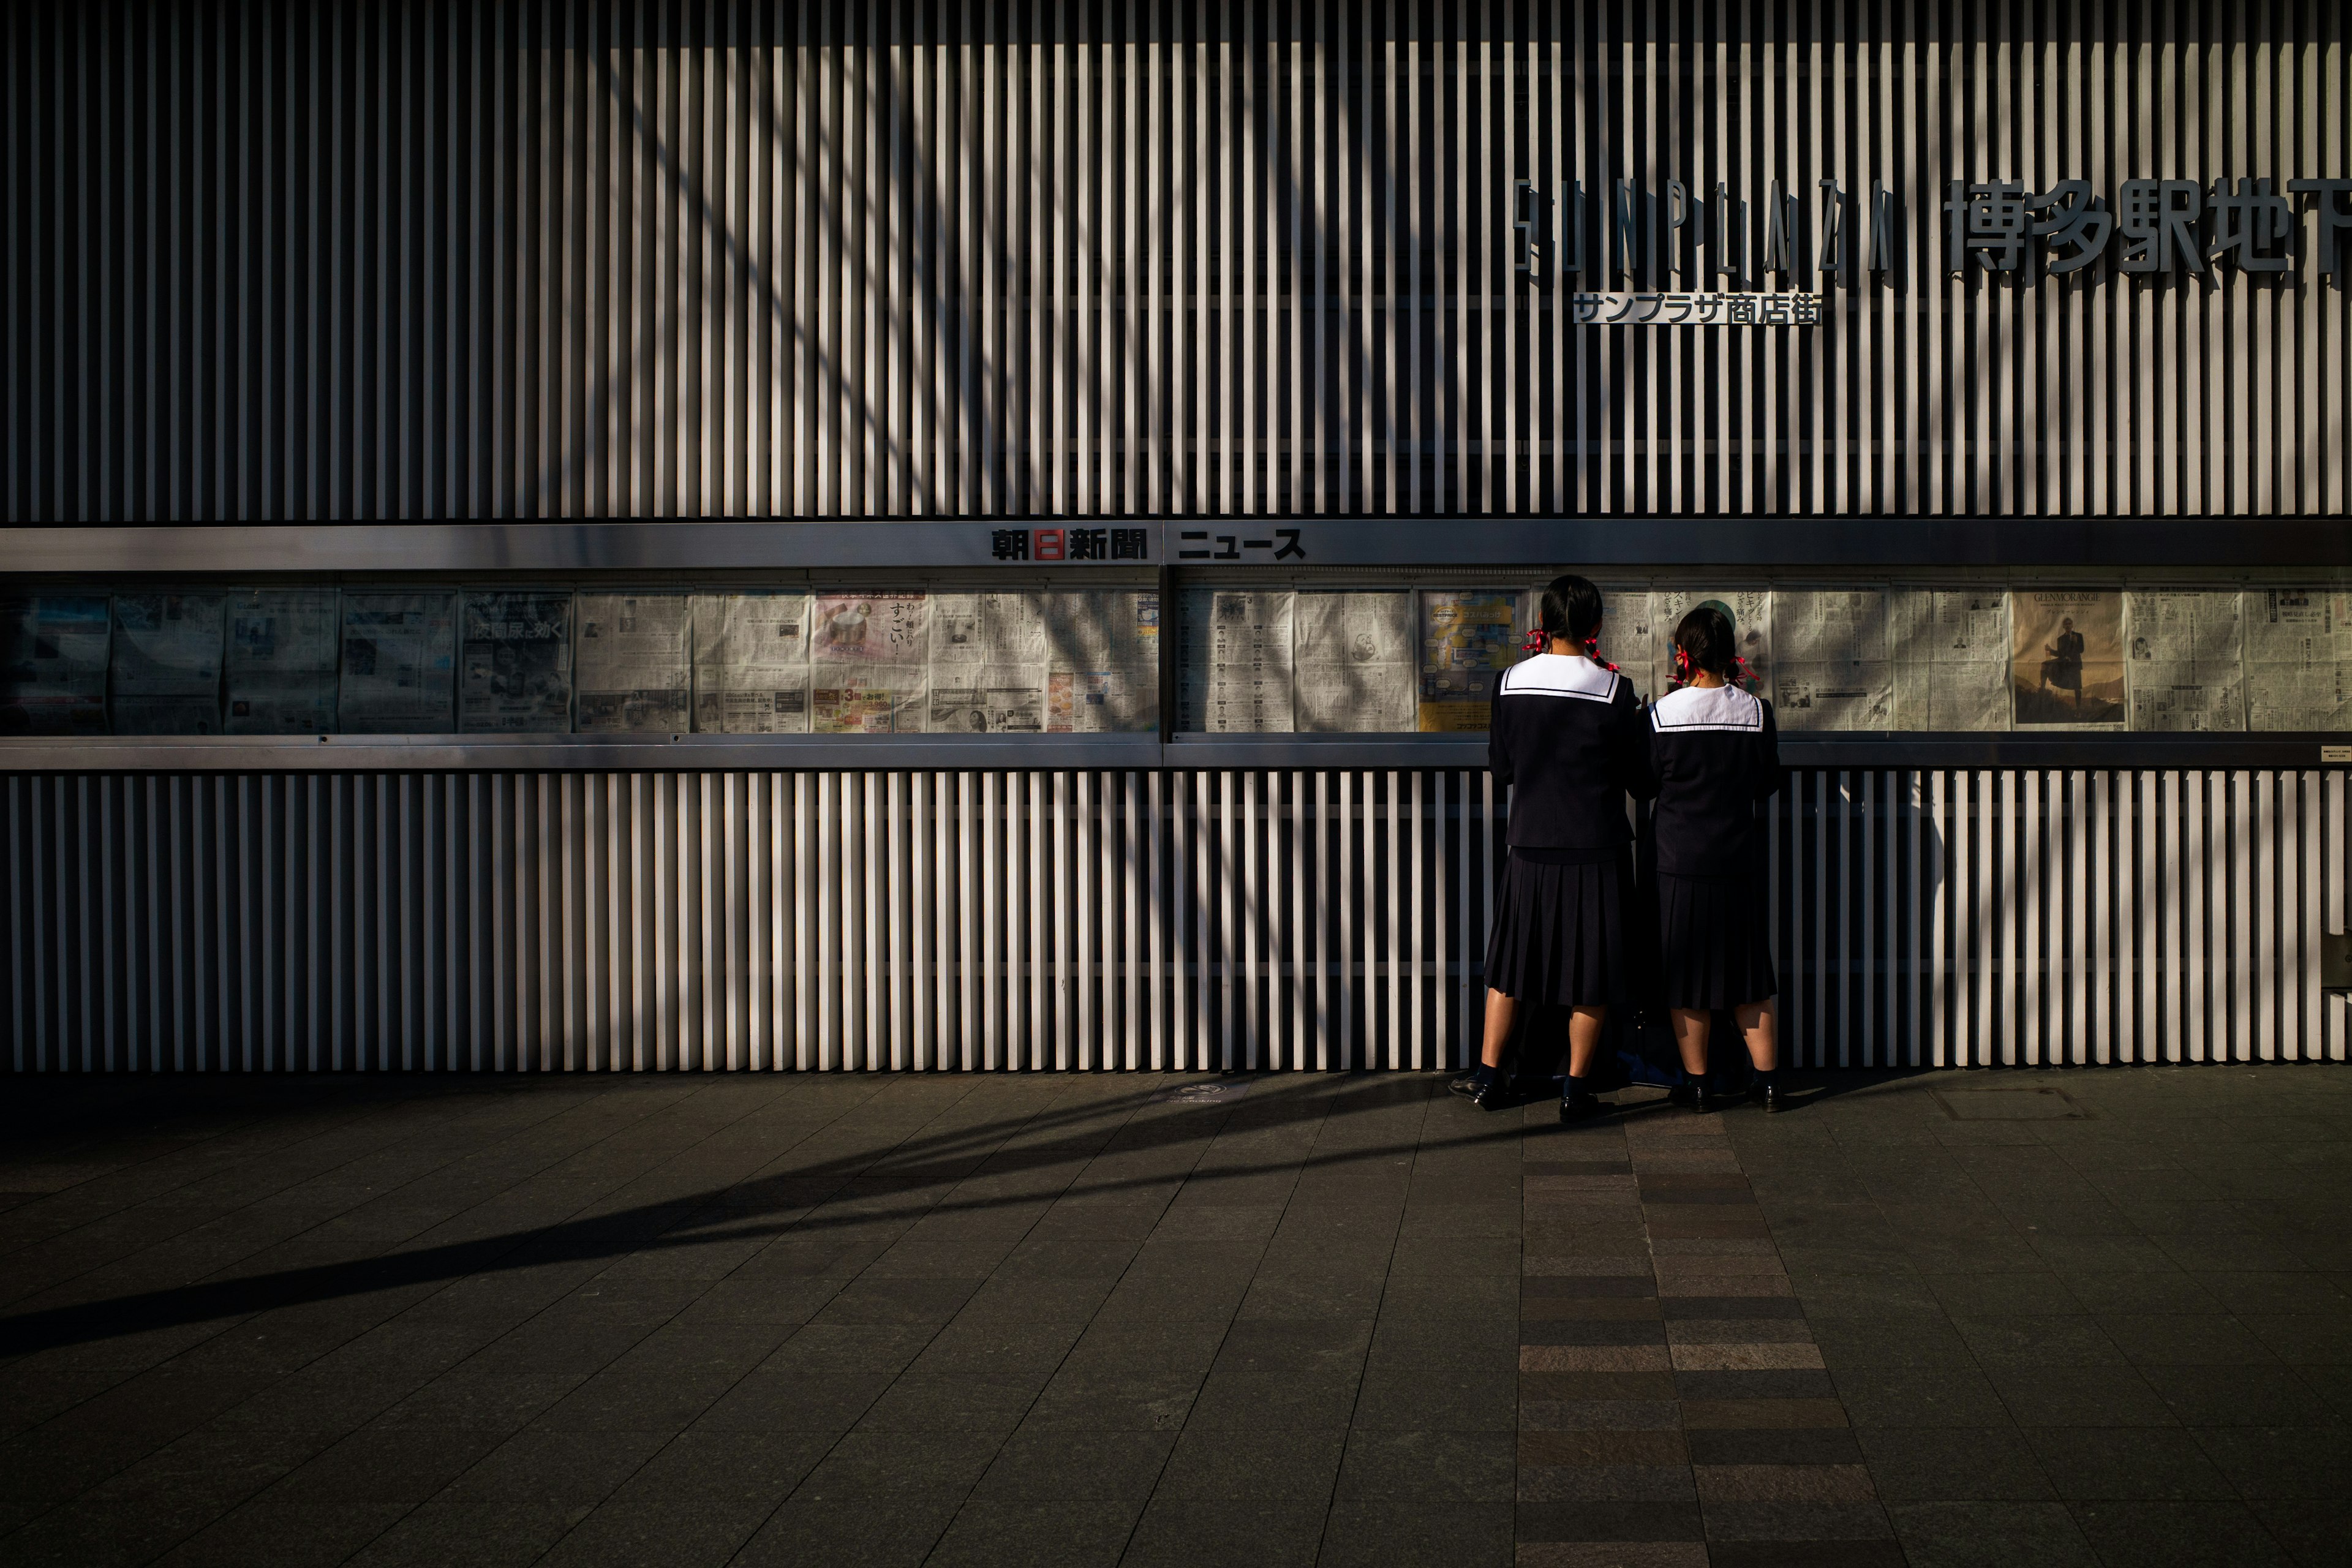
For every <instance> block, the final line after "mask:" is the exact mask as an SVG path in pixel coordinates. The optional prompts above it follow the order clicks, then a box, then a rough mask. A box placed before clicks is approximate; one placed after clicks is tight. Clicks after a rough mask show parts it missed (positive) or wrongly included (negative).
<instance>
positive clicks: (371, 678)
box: [335, 591, 457, 735]
mask: <svg viewBox="0 0 2352 1568" xmlns="http://www.w3.org/2000/svg"><path fill="white" fill-rule="evenodd" d="M342 621H343V635H342V643H343V651H342V675H341V682H340V685H339V688H338V695H337V697H336V705H335V707H336V711H335V719H336V723H337V725H338V727H340V728H341V730H342V731H343V732H344V733H346V734H352V735H399V734H446V733H448V732H449V731H453V730H455V729H456V728H457V723H456V719H457V700H456V687H455V677H456V671H457V658H456V653H457V595H455V594H429V593H428V594H355V593H351V592H348V591H347V592H345V593H344V595H342Z"/></svg>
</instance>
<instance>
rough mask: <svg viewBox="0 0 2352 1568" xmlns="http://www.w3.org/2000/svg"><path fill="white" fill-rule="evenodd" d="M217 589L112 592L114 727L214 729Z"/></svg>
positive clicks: (128, 731)
mask: <svg viewBox="0 0 2352 1568" xmlns="http://www.w3.org/2000/svg"><path fill="white" fill-rule="evenodd" d="M226 599H227V596H226V595H222V594H117V595H115V596H114V652H113V659H112V674H111V678H110V685H111V687H112V694H113V699H114V700H113V703H112V712H111V718H112V721H113V729H114V732H115V733H116V734H118V735H217V734H219V733H220V728H221V624H222V612H223V608H224V606H225V605H226Z"/></svg>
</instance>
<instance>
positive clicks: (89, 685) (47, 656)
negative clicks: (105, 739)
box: [0, 594, 110, 735]
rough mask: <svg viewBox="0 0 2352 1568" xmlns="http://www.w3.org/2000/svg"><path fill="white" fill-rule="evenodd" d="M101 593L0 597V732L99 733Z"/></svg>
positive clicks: (103, 637) (104, 629)
mask: <svg viewBox="0 0 2352 1568" xmlns="http://www.w3.org/2000/svg"><path fill="white" fill-rule="evenodd" d="M109 625H110V616H109V615H108V607H107V597H106V595H103V594H31V595H10V596H8V597H5V598H0V734H6V735H103V734H104V733H106V666H107V657H108V643H109V641H110V638H109V637H108V635H107V634H108V627H109Z"/></svg>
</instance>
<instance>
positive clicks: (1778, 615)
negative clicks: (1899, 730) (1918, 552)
mask: <svg viewBox="0 0 2352 1568" xmlns="http://www.w3.org/2000/svg"><path fill="white" fill-rule="evenodd" d="M1886 630H1887V591H1886V590H1885V589H1884V588H1877V587H1851V586H1845V587H1836V588H1776V589H1774V590H1773V591H1772V639H1771V640H1772V647H1773V653H1774V655H1775V656H1776V658H1775V669H1774V673H1773V676H1772V682H1773V687H1774V690H1775V693H1776V698H1775V700H1774V703H1773V709H1774V714H1775V717H1776V718H1777V720H1778V721H1779V722H1780V727H1781V728H1782V729H1784V730H1892V729H1894V728H1895V661H1894V660H1893V659H1892V658H1890V657H1888V648H1887V646H1886Z"/></svg>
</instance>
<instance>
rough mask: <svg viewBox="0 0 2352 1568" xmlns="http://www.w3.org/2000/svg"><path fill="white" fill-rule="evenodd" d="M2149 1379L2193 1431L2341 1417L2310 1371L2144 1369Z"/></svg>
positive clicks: (2324, 1422) (2331, 1420)
mask: <svg viewBox="0 0 2352 1568" xmlns="http://www.w3.org/2000/svg"><path fill="white" fill-rule="evenodd" d="M2139 1373H2140V1376H2142V1377H2143V1378H2145V1379H2147V1384H2148V1386H2150V1387H2151V1388H2153V1389H2155V1390H2156V1392H2157V1394H2158V1396H2160V1397H2161V1398H2162V1399H2163V1400H2164V1402H2165V1404H2167V1405H2169V1406H2171V1408H2172V1413H2173V1415H2176V1416H2178V1417H2179V1419H2180V1421H2181V1424H2182V1425H2183V1426H2329V1425H2331V1424H2333V1423H2334V1422H2336V1420H2337V1419H2339V1417H2338V1416H2337V1415H2336V1412H2335V1411H2333V1410H2331V1409H2330V1408H2329V1407H2328V1405H2327V1402H2326V1400H2324V1399H2323V1398H2321V1397H2320V1396H2319V1394H2317V1393H2315V1391H2314V1390H2313V1388H2312V1386H2311V1384H2310V1383H2309V1382H2308V1381H2307V1376H2306V1373H2305V1372H2302V1371H2298V1370H2296V1369H2294V1368H2292V1367H2284V1366H2144V1367H2141V1368H2140V1369H2139Z"/></svg>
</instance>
